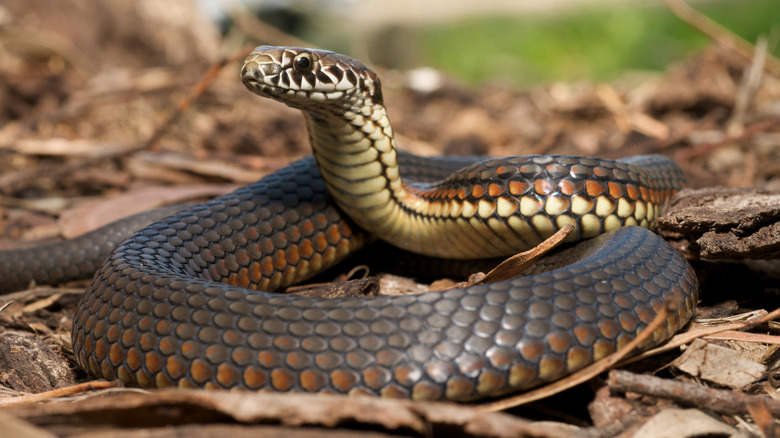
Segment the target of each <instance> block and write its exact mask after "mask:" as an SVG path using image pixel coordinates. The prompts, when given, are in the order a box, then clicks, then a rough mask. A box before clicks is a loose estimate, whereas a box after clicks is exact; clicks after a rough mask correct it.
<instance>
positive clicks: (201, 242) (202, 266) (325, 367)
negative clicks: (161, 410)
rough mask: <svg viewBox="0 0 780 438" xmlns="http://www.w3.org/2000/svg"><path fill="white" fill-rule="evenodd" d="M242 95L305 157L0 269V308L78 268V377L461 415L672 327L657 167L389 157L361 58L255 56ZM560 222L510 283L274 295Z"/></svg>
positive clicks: (505, 245)
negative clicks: (295, 113) (273, 117)
mask: <svg viewBox="0 0 780 438" xmlns="http://www.w3.org/2000/svg"><path fill="white" fill-rule="evenodd" d="M241 78H242V81H243V83H244V84H245V85H246V87H247V88H248V89H249V90H250V91H251V92H253V93H254V94H256V95H259V96H260V97H264V98H270V99H273V100H276V101H279V102H282V103H284V104H286V105H288V106H290V107H292V108H296V109H299V110H301V112H302V114H303V116H304V119H305V124H306V128H307V131H308V135H309V141H310V144H311V146H312V152H313V154H312V155H310V156H308V157H305V158H303V159H300V160H299V161H296V162H294V163H292V164H290V165H288V166H287V167H284V168H282V169H280V170H278V171H276V172H274V173H272V174H270V175H268V176H266V177H264V178H262V179H260V180H259V181H257V182H255V183H252V184H249V185H247V186H245V187H242V188H240V189H238V190H236V191H234V192H232V193H230V194H227V195H224V196H221V197H217V198H215V199H212V200H210V201H206V202H204V203H201V204H195V205H190V206H184V207H179V208H175V209H174V210H173V211H172V210H163V211H158V212H156V213H151V214H141V215H140V216H139V217H138V218H135V219H130V220H128V221H127V222H126V223H124V224H123V225H121V226H118V225H108V226H107V227H106V228H105V229H99V230H97V231H94V232H92V233H89V234H87V235H85V236H83V237H81V238H79V239H77V240H73V241H65V242H62V243H60V244H58V245H59V246H57V247H51V246H48V247H42V248H41V249H27V250H16V251H5V252H0V285H2V288H3V289H5V290H8V289H13V288H19V287H24V286H25V285H26V284H27V283H29V282H30V281H31V280H32V281H36V282H38V283H45V282H56V281H62V280H65V279H69V278H75V277H77V276H79V275H83V274H84V273H85V272H88V271H90V270H92V269H96V272H95V273H94V275H93V277H92V280H91V282H90V283H89V286H88V287H87V289H86V291H85V292H84V294H83V296H82V297H81V299H80V302H79V304H78V305H77V308H76V311H75V315H74V318H73V328H72V343H73V350H74V352H75V355H76V359H77V362H78V364H79V365H80V366H81V367H82V368H83V369H84V370H86V371H87V372H88V373H89V374H90V375H92V376H95V377H102V378H106V379H110V380H114V379H119V380H121V381H122V382H124V383H125V384H127V385H131V386H139V387H144V388H150V387H160V388H163V387H179V388H207V389H234V390H248V391H264V390H266V391H300V392H325V393H339V394H349V395H371V396H383V397H399V398H412V399H426V400H438V399H447V400H453V401H471V400H478V399H485V398H490V397H496V396H500V395H503V394H507V393H514V392H520V391H524V390H528V389H530V388H533V387H536V386H538V385H541V384H544V383H548V382H552V381H554V380H556V379H559V378H561V377H563V376H566V375H568V374H571V373H573V372H575V371H577V370H579V369H582V368H583V367H585V366H587V365H589V364H591V363H593V362H594V361H597V360H599V359H601V358H603V357H606V356H607V355H609V354H611V353H613V352H614V351H616V350H617V349H619V348H621V347H622V346H624V345H626V344H627V343H628V342H630V341H631V340H632V339H634V338H635V337H636V336H637V334H638V333H639V332H640V331H642V330H643V329H644V328H645V327H647V326H648V324H649V322H650V321H651V320H652V319H653V318H654V317H655V316H656V315H657V314H658V312H660V311H661V309H662V308H663V307H664V305H665V302H666V301H667V300H670V299H673V300H675V301H676V302H678V303H679V305H678V306H677V310H676V311H673V312H671V313H670V314H669V315H668V317H667V318H666V319H665V320H664V322H663V324H661V326H660V327H658V328H657V329H655V330H654V331H653V332H652V334H651V336H650V337H649V338H648V339H647V340H646V341H645V342H643V343H642V344H641V345H640V349H647V348H650V347H651V346H653V345H657V344H659V343H660V342H663V341H664V340H666V339H667V338H669V337H670V336H671V335H672V334H673V333H674V332H676V331H677V330H678V329H679V328H680V327H682V326H683V325H684V324H686V322H687V321H688V319H689V318H690V316H691V314H692V312H693V309H694V306H695V304H696V300H697V297H698V286H697V280H696V276H695V273H694V271H693V269H692V268H691V266H690V264H688V262H687V261H686V260H685V259H684V258H683V257H682V256H681V255H680V253H679V252H677V251H676V250H674V249H673V248H672V247H671V246H670V245H668V244H667V243H666V242H665V241H664V240H663V239H661V238H660V237H658V236H657V235H656V234H654V233H653V232H652V231H650V230H649V229H652V228H653V227H654V225H655V221H656V218H657V217H658V215H659V214H660V212H661V209H662V208H663V205H664V202H665V201H666V200H667V199H668V198H669V197H670V196H671V195H672V194H674V193H675V192H676V191H677V190H679V189H680V188H681V187H682V186H683V185H684V184H685V176H684V174H683V172H682V170H681V169H680V168H679V166H677V165H676V164H675V163H674V162H673V161H672V160H670V159H668V158H666V157H663V156H659V155H645V156H635V157H628V158H625V159H621V160H606V159H597V158H586V157H575V156H565V155H531V156H516V157H508V158H500V159H499V158H487V159H485V157H481V158H475V157H422V156H417V155H414V154H411V153H408V152H401V151H399V150H398V149H396V145H395V139H394V135H393V130H392V127H391V124H390V122H389V119H388V114H387V110H386V108H385V106H384V103H383V96H382V89H381V84H380V80H379V78H378V76H377V75H376V74H375V73H374V72H373V71H372V70H371V69H369V68H368V67H366V66H365V65H363V64H362V63H360V62H359V61H356V60H354V59H352V58H349V57H347V56H345V55H341V54H337V53H334V52H329V51H324V50H315V49H305V48H293V47H273V46H260V47H257V48H256V49H255V50H254V51H253V52H252V53H251V54H250V55H249V56H248V57H247V58H246V60H245V62H244V64H243V67H242V69H241ZM139 221H140V222H139ZM139 223H147V224H148V225H145V226H140V225H139ZM568 224H571V225H574V231H573V232H572V233H571V234H570V235H569V236H568V237H567V238H566V241H567V247H566V248H565V249H563V250H562V251H559V252H557V253H555V254H554V255H552V256H549V257H546V258H544V259H542V260H540V261H538V262H537V265H536V266H535V267H534V268H533V269H531V270H530V271H529V272H527V273H524V274H523V275H519V276H517V277H514V278H511V279H509V280H504V281H497V282H494V283H486V284H474V285H471V286H467V287H462V288H455V289H450V290H445V291H440V292H429V293H423V294H417V295H399V296H376V297H369V298H355V297H347V298H313V297H300V296H292V295H287V294H284V293H277V292H275V291H277V290H280V289H283V288H285V287H287V286H290V285H293V284H296V283H299V282H301V281H304V280H306V279H309V278H311V277H312V276H314V275H315V274H317V273H320V272H322V271H324V270H326V269H328V268H330V267H333V266H335V265H336V264H338V263H339V262H341V261H343V260H344V259H346V258H347V257H349V256H350V255H352V254H354V253H355V252H357V251H358V250H360V249H361V248H363V247H364V246H366V245H367V244H368V243H370V242H371V241H373V240H375V239H379V240H383V241H386V242H388V243H390V244H391V245H393V246H396V247H398V248H401V249H402V250H405V251H408V252H412V253H417V254H422V255H423V256H425V257H434V258H438V259H442V258H443V259H450V260H456V259H460V260H470V259H479V258H495V257H505V256H510V255H513V254H515V253H517V252H520V251H525V250H527V249H529V248H532V247H534V246H536V245H537V244H538V243H540V242H542V241H543V240H545V239H546V238H548V237H549V236H551V235H552V234H553V233H555V232H556V231H558V230H559V229H561V228H562V227H564V226H566V225H568ZM136 227H137V228H136ZM138 228H141V229H140V231H137V230H138ZM106 230H109V231H111V230H113V231H112V232H109V231H106ZM117 230H120V231H117ZM112 233H113V234H112ZM107 236H108V237H107ZM128 236H129V237H128ZM24 254H27V255H26V256H25V255H24ZM93 264H94V266H93ZM36 271H39V272H37V273H36Z"/></svg>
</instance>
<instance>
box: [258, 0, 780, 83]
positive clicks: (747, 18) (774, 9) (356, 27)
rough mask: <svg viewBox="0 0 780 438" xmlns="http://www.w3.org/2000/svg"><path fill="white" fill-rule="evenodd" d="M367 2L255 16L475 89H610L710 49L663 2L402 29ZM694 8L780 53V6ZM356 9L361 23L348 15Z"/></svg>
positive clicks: (769, 1) (571, 6) (724, 2)
mask: <svg viewBox="0 0 780 438" xmlns="http://www.w3.org/2000/svg"><path fill="white" fill-rule="evenodd" d="M363 1H367V3H363V4H360V2H361V0H356V1H349V0H346V1H345V0H342V1H335V2H331V3H328V2H325V1H322V2H318V1H311V0H309V1H298V2H296V1H287V2H284V3H285V5H286V9H285V8H278V7H276V6H273V5H274V3H279V2H270V6H269V2H265V3H264V4H263V5H262V8H261V10H260V14H259V15H260V17H261V19H263V20H264V21H266V22H268V23H271V24H273V25H275V26H278V27H280V28H283V29H285V30H286V31H289V32H291V33H293V34H295V35H297V36H299V37H301V38H303V39H305V40H306V41H310V42H312V43H314V44H316V45H318V46H320V47H324V48H328V49H331V50H335V51H340V52H344V53H348V54H351V55H352V56H355V57H358V58H359V59H361V60H363V61H365V62H366V63H368V64H371V65H381V66H384V67H389V68H400V69H409V68H414V67H420V66H429V67H434V68H437V69H440V70H442V71H444V72H446V73H447V74H448V75H450V76H453V77H455V78H457V79H458V80H460V81H462V82H464V83H466V84H472V85H478V84H482V83H485V82H486V81H501V82H504V83H508V84H511V85H515V86H525V85H529V84H535V83H544V82H551V81H556V80H564V81H572V80H578V79H591V80H596V81H609V80H614V79H615V78H617V77H618V76H620V75H621V74H624V73H626V72H628V71H635V70H642V71H648V70H649V71H661V70H663V69H665V68H666V67H668V66H669V65H670V64H671V63H674V62H676V61H679V60H682V59H684V58H686V57H687V56H689V55H690V54H691V53H693V52H695V51H697V50H700V49H701V48H703V47H705V46H706V45H708V44H710V40H709V39H708V38H707V37H705V36H704V35H702V34H700V33H699V32H697V31H696V30H695V29H693V28H692V27H691V26H689V25H688V24H686V23H684V22H683V21H681V20H680V19H679V18H677V17H676V16H675V15H674V14H672V12H671V11H670V10H669V9H667V8H666V7H665V6H664V5H663V4H662V3H661V2H660V1H638V0H629V1H623V2H615V1H611V2H588V3H585V2H577V1H570V2H559V3H560V5H558V6H557V7H552V8H547V9H544V10H529V11H522V10H520V11H518V10H514V11H511V13H510V12H507V13H501V14H498V15H493V16H490V15H483V14H474V13H471V14H468V15H466V16H462V17H457V18H450V19H446V20H443V19H441V18H440V17H434V16H432V15H434V14H429V15H431V16H430V17H421V16H420V15H421V14H424V13H426V12H428V13H429V12H430V11H426V12H421V11H416V10H411V9H410V10H409V11H408V14H409V17H408V18H409V19H408V20H406V22H405V21H404V20H403V19H398V17H403V13H405V12H406V11H397V10H392V8H393V7H394V3H393V2H392V1H389V0H388V1H381V0H373V1H369V0H363ZM490 1H491V0H483V1H482V3H483V4H485V3H490ZM689 3H690V4H691V6H693V7H694V8H695V9H696V10H698V11H699V12H701V13H703V14H705V15H707V16H709V17H710V18H711V19H713V20H715V21H716V22H718V23H720V24H721V25H723V26H725V27H726V28H728V29H730V30H731V31H733V32H735V33H736V34H738V35H740V36H741V37H743V38H744V39H746V40H748V41H750V42H752V43H755V41H756V38H757V37H758V36H759V35H765V36H767V37H769V41H770V50H771V51H772V53H773V54H775V55H778V54H780V48H779V47H778V44H777V42H778V36H780V0H710V1H696V2H689ZM453 4H456V3H453ZM323 5H326V6H323ZM356 5H359V6H361V9H362V10H363V11H364V16H362V17H361V16H355V15H356V14H354V13H351V12H350V11H354V10H355V8H356ZM369 5H370V6H369ZM277 6H278V5H277ZM290 6H293V7H292V9H291V8H290ZM383 7H384V8H385V9H384V12H383V10H382V8H383ZM399 7H400V6H399ZM372 8H373V9H372ZM387 8H391V9H387ZM519 9H522V8H519ZM531 9H533V8H531ZM291 10H292V12H291ZM366 11H367V13H366ZM435 11H436V10H435V9H434V12H435ZM390 12H393V17H395V18H394V19H386V20H383V19H382V18H383V17H382V16H381V14H383V13H386V14H387V15H388V16H389V15H390ZM372 14H373V15H372ZM358 15H359V14H358ZM366 17H368V18H370V19H371V20H370V22H366V21H369V20H367V19H366Z"/></svg>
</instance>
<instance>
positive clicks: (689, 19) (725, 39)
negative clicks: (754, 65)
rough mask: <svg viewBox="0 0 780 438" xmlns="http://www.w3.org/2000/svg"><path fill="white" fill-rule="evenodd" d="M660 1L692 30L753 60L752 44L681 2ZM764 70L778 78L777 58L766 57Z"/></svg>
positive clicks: (753, 49) (779, 68)
mask: <svg viewBox="0 0 780 438" xmlns="http://www.w3.org/2000/svg"><path fill="white" fill-rule="evenodd" d="M661 1H663V2H664V4H665V5H666V7H668V8H669V10H670V11H672V12H673V13H674V14H675V15H677V17H679V18H680V19H681V20H683V21H684V22H686V23H688V24H690V25H691V26H692V27H693V28H694V29H696V30H698V31H699V32H701V33H703V34H704V35H707V36H708V37H710V38H712V39H713V40H715V41H717V42H718V43H720V44H722V45H724V46H726V47H728V48H729V49H731V50H733V51H734V52H736V53H739V54H740V55H742V56H744V57H745V58H747V59H753V57H754V56H755V52H756V49H755V47H754V46H753V45H752V44H750V43H749V42H747V41H745V40H743V39H742V38H740V37H739V36H737V35H735V34H734V33H733V32H731V31H729V30H728V29H726V28H725V27H723V26H721V25H720V24H718V23H716V22H714V21H712V20H711V19H710V18H709V17H707V16H706V15H703V14H701V13H699V12H698V11H696V10H695V9H693V8H691V7H690V6H688V5H687V4H685V2H683V1H682V0H661ZM764 68H765V69H766V70H767V71H768V72H770V73H772V74H773V75H776V76H780V60H778V59H777V58H775V57H773V56H771V55H768V56H767V58H766V64H765V65H764Z"/></svg>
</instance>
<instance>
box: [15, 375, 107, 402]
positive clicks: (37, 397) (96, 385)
mask: <svg viewBox="0 0 780 438" xmlns="http://www.w3.org/2000/svg"><path fill="white" fill-rule="evenodd" d="M120 386H122V384H121V383H119V382H118V381H113V382H105V381H95V382H86V383H79V384H78V385H73V386H67V387H65V388H57V389H53V390H51V391H46V392H41V393H38V394H30V395H20V396H19V397H11V398H5V399H0V407H6V406H20V405H29V404H33V403H38V402H41V401H46V400H51V399H53V398H59V397H68V396H72V395H75V394H79V393H82V392H86V391H94V390H96V389H108V388H117V387H120Z"/></svg>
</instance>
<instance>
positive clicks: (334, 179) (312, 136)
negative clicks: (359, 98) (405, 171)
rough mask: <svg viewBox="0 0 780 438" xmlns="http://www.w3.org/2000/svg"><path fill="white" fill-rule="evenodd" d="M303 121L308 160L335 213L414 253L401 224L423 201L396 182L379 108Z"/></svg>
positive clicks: (389, 136)
mask: <svg viewBox="0 0 780 438" xmlns="http://www.w3.org/2000/svg"><path fill="white" fill-rule="evenodd" d="M305 116H306V123H307V127H308V131H309V140H310V142H311V146H312V150H313V154H314V157H315V159H316V160H317V165H318V166H319V168H320V171H321V172H322V177H323V180H324V181H325V184H326V185H327V187H328V189H329V190H330V193H331V195H332V196H333V198H334V200H335V201H336V203H337V204H338V205H339V207H340V208H341V209H342V210H344V212H345V213H347V215H349V216H350V218H352V220H353V221H355V222H356V223H357V224H358V225H359V226H360V227H361V228H363V229H365V230H366V231H368V232H370V233H372V234H375V235H377V236H378V237H380V238H382V239H384V240H387V241H390V242H391V243H393V244H395V245H397V246H401V247H402V248H405V249H409V250H415V249H419V246H421V245H420V244H418V243H416V242H417V241H419V239H417V238H415V236H414V235H413V233H410V230H409V228H408V227H407V226H404V224H405V223H406V222H405V221H406V220H408V219H409V218H408V217H407V216H409V215H410V213H411V212H412V211H419V209H420V208H423V206H422V203H423V202H424V201H423V200H422V198H421V197H420V196H418V195H417V194H415V193H414V192H413V191H411V190H410V189H409V187H407V185H406V184H404V182H403V181H402V179H401V176H400V174H399V168H398V159H397V154H396V148H395V140H394V138H393V129H392V127H391V125H390V120H389V119H388V117H387V111H386V109H385V107H384V106H383V105H382V104H380V103H372V104H362V105H353V106H349V107H346V108H339V109H338V110H333V109H332V108H331V111H327V112H319V111H317V112H315V111H311V112H306V113H305Z"/></svg>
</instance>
